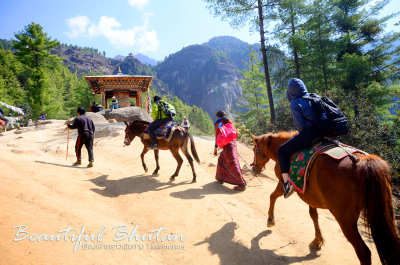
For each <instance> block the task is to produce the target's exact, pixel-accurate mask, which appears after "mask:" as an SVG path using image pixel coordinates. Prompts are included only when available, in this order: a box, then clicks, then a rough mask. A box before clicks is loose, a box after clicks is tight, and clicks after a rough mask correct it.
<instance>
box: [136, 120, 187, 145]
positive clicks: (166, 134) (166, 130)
mask: <svg viewBox="0 0 400 265" xmlns="http://www.w3.org/2000/svg"><path fill="white" fill-rule="evenodd" d="M176 129H178V130H181V131H182V129H180V127H179V123H176V122H174V121H169V122H166V123H165V124H163V125H161V126H160V127H159V128H158V129H157V130H155V131H154V133H155V135H156V138H157V139H163V140H166V141H167V142H169V140H171V137H172V134H173V133H174V131H175V130H176ZM143 138H144V139H150V135H149V130H148V129H147V128H146V129H145V130H144V132H143Z"/></svg>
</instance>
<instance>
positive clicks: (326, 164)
mask: <svg viewBox="0 0 400 265" xmlns="http://www.w3.org/2000/svg"><path fill="white" fill-rule="evenodd" d="M294 135H295V132H291V133H289V132H280V133H278V134H271V133H270V134H265V135H262V136H258V137H256V136H254V135H252V137H253V142H254V167H253V171H254V172H255V173H256V174H259V173H260V172H261V169H262V168H263V167H264V166H265V164H266V163H267V162H268V161H269V160H270V159H272V160H274V161H275V162H277V159H278V147H279V146H280V145H281V144H283V143H284V142H286V141H287V140H289V139H290V138H292V137H293V136H294ZM356 156H357V157H358V161H354V162H353V161H352V159H350V158H349V157H346V158H344V159H342V160H335V159H332V158H330V157H328V156H325V155H320V156H318V157H317V159H316V160H315V163H314V165H313V167H312V169H311V171H310V175H309V179H308V184H307V190H306V191H305V193H304V194H300V193H299V194H298V195H299V197H300V198H301V199H302V200H303V201H304V202H305V203H307V204H308V205H309V213H310V216H311V219H312V220H313V222H314V227H315V238H314V240H313V241H312V242H311V243H310V247H312V248H317V249H319V248H321V246H322V244H323V241H324V240H323V238H322V234H321V231H320V228H319V223H318V213H317V208H322V209H329V211H330V212H331V213H332V214H333V216H334V217H335V219H336V221H337V222H338V223H339V225H340V227H341V229H342V231H343V233H344V235H345V236H346V238H347V240H349V241H350V243H351V244H352V245H353V247H354V249H355V251H356V254H357V257H358V259H359V260H360V263H361V264H371V252H370V250H369V249H368V247H367V245H366V244H365V243H364V241H363V239H362V238H361V236H360V233H359V231H358V229H357V221H358V218H359V216H360V213H363V215H364V217H365V218H364V220H365V225H366V227H368V228H369V232H370V234H371V235H372V238H373V240H374V242H375V245H376V248H377V250H378V254H379V257H380V260H381V262H382V263H383V264H400V239H399V234H398V231H397V229H396V225H395V221H394V217H393V206H392V190H391V188H390V184H389V182H390V178H391V175H390V168H389V165H388V164H387V163H386V162H385V161H384V160H383V159H381V158H380V157H378V156H376V155H363V154H356ZM275 175H276V176H277V178H278V179H279V183H278V185H277V186H276V188H275V191H274V192H272V194H271V196H270V205H269V210H268V223H267V225H268V227H272V226H273V225H274V224H275V221H274V205H275V201H276V199H277V198H278V197H280V196H282V195H283V190H282V184H283V182H282V181H283V180H282V175H281V170H280V167H279V163H278V162H277V163H276V165H275Z"/></svg>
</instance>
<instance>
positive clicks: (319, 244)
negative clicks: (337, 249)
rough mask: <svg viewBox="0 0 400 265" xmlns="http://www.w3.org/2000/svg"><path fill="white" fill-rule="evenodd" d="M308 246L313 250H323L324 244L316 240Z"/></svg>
mask: <svg viewBox="0 0 400 265" xmlns="http://www.w3.org/2000/svg"><path fill="white" fill-rule="evenodd" d="M308 246H309V247H310V248H313V249H321V247H322V242H321V241H318V240H315V239H314V240H313V241H312V242H311V243H310V244H309V245H308Z"/></svg>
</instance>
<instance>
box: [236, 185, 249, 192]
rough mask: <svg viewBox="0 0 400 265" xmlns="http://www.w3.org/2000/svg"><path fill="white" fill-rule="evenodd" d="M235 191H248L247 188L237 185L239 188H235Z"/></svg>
mask: <svg viewBox="0 0 400 265" xmlns="http://www.w3.org/2000/svg"><path fill="white" fill-rule="evenodd" d="M233 189H234V190H236V191H245V190H246V186H243V185H237V186H235V187H233Z"/></svg>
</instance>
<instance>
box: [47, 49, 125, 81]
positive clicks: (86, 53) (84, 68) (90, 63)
mask: <svg viewBox="0 0 400 265" xmlns="http://www.w3.org/2000/svg"><path fill="white" fill-rule="evenodd" d="M52 53H53V54H57V55H58V56H60V57H62V58H63V61H64V63H65V65H67V67H68V69H69V70H70V71H71V72H75V71H77V73H78V76H81V75H84V74H88V73H101V74H112V73H113V72H114V70H115V68H116V69H117V70H118V65H119V64H120V63H121V61H120V60H114V59H110V58H107V57H105V56H104V55H102V54H100V53H98V52H97V50H94V49H93V51H91V50H90V49H89V48H86V49H85V48H78V47H75V46H72V45H69V46H68V45H60V46H59V47H58V48H57V49H54V50H53V51H52Z"/></svg>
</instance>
